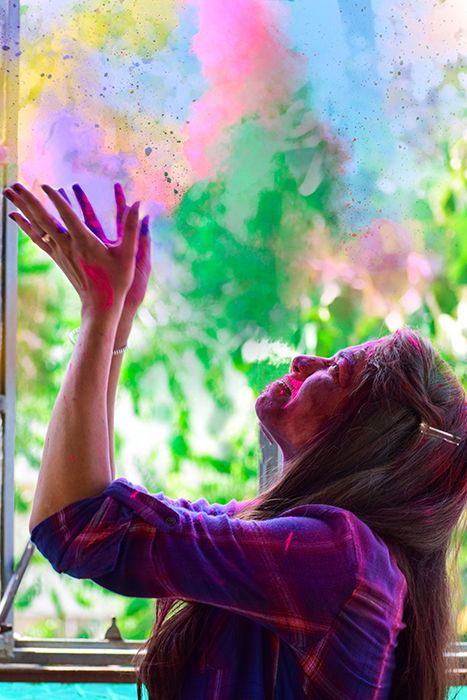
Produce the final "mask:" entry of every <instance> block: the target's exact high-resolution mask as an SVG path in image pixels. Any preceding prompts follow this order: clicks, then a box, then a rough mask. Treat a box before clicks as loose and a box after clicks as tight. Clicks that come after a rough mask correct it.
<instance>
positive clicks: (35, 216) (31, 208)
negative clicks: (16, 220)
mask: <svg viewBox="0 0 467 700" xmlns="http://www.w3.org/2000/svg"><path fill="white" fill-rule="evenodd" d="M4 194H5V197H7V198H8V199H9V200H10V201H11V202H12V203H13V204H14V205H15V207H18V209H21V211H22V212H23V214H25V215H26V216H27V218H28V219H29V221H30V223H31V224H32V226H33V227H34V228H35V229H37V230H39V231H43V232H44V233H48V234H57V233H66V234H67V233H68V232H67V230H66V228H65V227H64V226H63V225H62V224H61V223H60V221H58V220H57V219H56V218H55V217H53V216H51V215H50V214H49V212H48V211H47V210H46V209H45V207H44V206H43V205H42V204H41V203H40V202H39V200H38V199H36V197H34V195H33V194H31V193H30V192H29V191H28V190H26V189H25V188H24V187H23V186H22V185H19V183H17V184H15V185H13V186H12V187H10V188H7V189H6V190H5V191H4Z"/></svg>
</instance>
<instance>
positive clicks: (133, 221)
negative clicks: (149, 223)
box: [119, 202, 140, 260]
mask: <svg viewBox="0 0 467 700" xmlns="http://www.w3.org/2000/svg"><path fill="white" fill-rule="evenodd" d="M139 205H140V202H135V203H134V204H132V206H131V207H130V208H129V209H128V208H127V210H126V211H125V213H124V215H123V222H122V225H123V239H122V241H121V243H120V246H119V249H120V251H121V252H122V253H123V255H124V256H125V257H129V258H130V259H131V260H134V259H135V255H136V249H137V247H138V230H139V226H138V221H139Z"/></svg>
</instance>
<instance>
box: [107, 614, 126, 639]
mask: <svg viewBox="0 0 467 700" xmlns="http://www.w3.org/2000/svg"><path fill="white" fill-rule="evenodd" d="M105 639H119V640H123V637H122V635H121V633H120V630H119V629H118V627H117V618H116V617H113V618H112V624H111V625H110V627H109V629H108V630H107V632H106V633H105Z"/></svg>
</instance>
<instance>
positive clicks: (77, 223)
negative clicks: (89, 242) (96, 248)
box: [41, 185, 105, 245]
mask: <svg viewBox="0 0 467 700" xmlns="http://www.w3.org/2000/svg"><path fill="white" fill-rule="evenodd" d="M41 187H42V189H43V190H44V192H45V193H46V195H47V196H48V197H50V199H51V200H52V202H53V204H54V205H55V207H56V209H57V211H58V213H59V214H60V216H61V217H62V219H63V221H64V222H65V225H66V226H67V227H68V231H69V233H70V236H71V237H72V238H73V239H74V240H75V241H76V242H79V243H83V242H84V241H85V240H86V239H87V237H88V236H90V235H92V236H93V238H94V239H95V240H98V241H100V239H99V238H98V237H97V236H94V235H93V234H91V233H90V231H89V230H88V229H87V228H86V226H84V225H83V223H82V221H81V219H80V218H79V216H78V215H77V214H76V212H75V211H74V209H73V207H72V206H71V205H70V204H68V202H66V201H65V200H64V199H63V197H62V196H61V195H60V194H59V193H58V192H56V191H55V190H54V189H53V187H50V186H49V185H41ZM80 234H81V235H80ZM83 239H84V240H83ZM100 243H102V245H105V244H104V243H103V242H102V241H100Z"/></svg>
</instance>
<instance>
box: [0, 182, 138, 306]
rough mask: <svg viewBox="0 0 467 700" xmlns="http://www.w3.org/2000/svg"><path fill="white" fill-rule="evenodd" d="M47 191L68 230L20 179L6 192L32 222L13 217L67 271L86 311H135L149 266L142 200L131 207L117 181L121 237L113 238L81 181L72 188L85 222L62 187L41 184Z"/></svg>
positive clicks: (18, 216) (16, 215) (16, 216)
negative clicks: (105, 229)
mask: <svg viewBox="0 0 467 700" xmlns="http://www.w3.org/2000/svg"><path fill="white" fill-rule="evenodd" d="M43 190H44V192H45V193H46V194H47V195H48V196H49V197H50V199H51V200H52V202H53V203H54V205H55V207H56V209H57V210H58V212H59V214H60V215H61V217H62V219H63V221H64V223H65V224H66V226H67V228H64V227H63V226H62V224H61V223H60V222H59V221H57V220H56V219H55V218H54V217H53V216H51V215H50V214H49V213H48V212H47V211H46V209H45V208H44V207H43V206H42V204H41V203H40V202H39V201H38V200H37V199H36V197H34V195H33V194H32V193H31V192H29V190H27V189H26V188H25V187H24V186H22V185H20V184H18V183H17V184H15V185H13V187H12V188H7V189H6V190H5V191H4V194H5V196H6V197H8V199H10V200H11V201H12V202H13V204H15V205H16V206H17V207H18V208H19V209H21V211H22V212H23V213H24V214H25V216H27V217H28V219H29V220H28V219H25V218H24V217H23V216H21V215H20V214H16V213H14V214H10V217H11V218H12V219H13V220H14V221H15V222H16V223H17V224H18V226H19V227H20V228H21V229H22V230H23V231H24V232H25V233H26V234H27V235H28V236H29V237H30V238H31V240H33V241H34V243H36V245H38V246H39V247H40V248H41V250H44V251H45V252H46V253H48V255H50V257H51V258H52V259H53V260H54V261H55V262H56V263H57V265H58V266H59V267H60V268H61V269H62V270H63V272H64V273H65V275H66V276H67V277H68V279H69V280H70V282H71V283H72V285H73V286H74V288H75V289H76V291H77V292H78V294H79V296H80V299H81V302H82V304H83V309H86V310H90V311H93V312H98V313H101V312H108V311H110V310H111V309H113V308H118V309H119V313H120V312H121V309H122V308H123V306H125V305H127V307H128V308H129V309H130V308H131V309H134V311H135V312H136V309H137V307H138V306H139V304H140V303H141V301H142V300H143V298H144V294H145V291H146V287H147V281H148V278H149V273H150V269H151V264H150V245H149V237H148V236H147V235H145V233H146V232H147V230H148V218H149V217H145V218H144V219H143V221H142V223H141V226H140V227H138V211H139V202H136V203H135V204H134V205H133V206H132V207H127V206H126V204H125V198H124V195H123V190H122V188H121V186H120V185H119V184H117V185H115V195H116V199H117V241H116V242H114V241H111V240H109V239H108V238H107V236H106V235H105V233H104V231H103V229H102V226H101V224H100V222H99V220H98V219H97V217H96V215H95V213H94V210H93V209H92V206H91V204H90V202H89V200H88V199H87V197H86V195H85V194H84V191H83V190H82V189H81V187H80V186H79V185H74V186H73V190H74V192H75V195H76V197H77V199H78V202H79V204H80V206H81V209H82V211H83V214H84V219H85V224H83V223H82V222H81V220H80V219H79V217H78V216H77V214H76V213H75V212H74V211H73V208H72V206H71V204H70V201H69V199H68V197H67V195H66V192H65V191H64V190H59V191H58V192H57V191H55V190H54V189H52V188H51V187H48V186H43ZM59 192H60V194H59ZM138 228H139V235H138ZM46 234H47V235H46ZM136 253H137V255H136V260H135V254H136Z"/></svg>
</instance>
